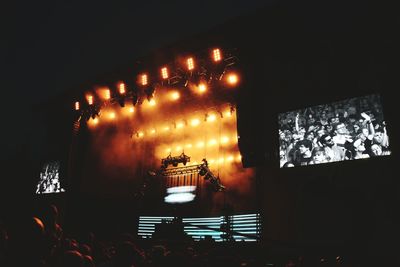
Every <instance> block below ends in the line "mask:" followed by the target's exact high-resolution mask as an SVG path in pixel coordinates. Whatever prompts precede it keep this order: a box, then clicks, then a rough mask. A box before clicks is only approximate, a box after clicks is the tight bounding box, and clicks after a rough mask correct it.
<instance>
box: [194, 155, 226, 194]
mask: <svg viewBox="0 0 400 267" xmlns="http://www.w3.org/2000/svg"><path fill="white" fill-rule="evenodd" d="M202 161H203V163H202V164H200V166H199V167H198V169H199V175H200V176H204V180H209V181H210V183H211V184H212V185H213V187H214V190H215V192H220V191H223V190H225V188H226V187H225V186H224V185H222V184H221V180H220V178H219V176H217V177H216V176H215V175H214V174H213V173H212V172H211V170H210V169H209V168H208V162H207V160H206V159H203V160H202Z"/></svg>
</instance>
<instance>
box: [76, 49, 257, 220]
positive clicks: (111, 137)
mask: <svg viewBox="0 0 400 267" xmlns="http://www.w3.org/2000/svg"><path fill="white" fill-rule="evenodd" d="M207 51H208V52H207V53H199V54H197V55H191V56H188V57H186V58H179V59H177V60H175V61H174V62H169V63H166V64H165V65H164V66H161V67H160V68H159V70H158V71H157V70H155V71H153V70H140V71H138V73H137V75H136V77H137V79H133V80H132V79H131V80H130V79H126V80H123V79H122V78H121V79H119V80H117V81H114V82H111V83H108V84H107V85H93V90H91V91H89V92H85V95H84V97H83V99H82V100H81V101H77V102H75V105H74V107H75V111H74V116H75V119H76V123H75V126H76V128H75V134H74V140H73V142H72V147H71V151H72V152H71V155H72V157H71V167H70V173H71V177H73V179H74V181H75V182H74V188H75V190H76V192H78V193H79V194H81V195H89V196H96V197H100V198H104V197H106V198H113V199H118V200H121V201H125V202H126V203H130V202H131V203H133V204H132V206H134V207H135V210H134V211H133V212H135V213H137V215H148V216H186V217H197V216H223V215H225V214H226V213H227V212H228V210H229V213H230V215H233V214H244V213H258V211H257V207H256V200H255V188H254V186H255V185H254V179H255V172H254V170H253V169H251V168H244V167H243V166H242V158H241V154H240V151H239V148H238V138H239V137H238V133H237V108H236V102H237V91H238V88H239V87H240V86H241V77H240V66H239V63H238V59H237V58H236V56H235V55H234V54H232V52H229V51H228V50H226V51H224V50H222V49H219V48H218V49H211V50H207ZM205 55H207V56H208V57H205ZM152 71H153V72H152ZM182 187H183V188H185V187H186V188H188V187H191V188H192V189H190V191H189V192H184V195H185V196H186V197H189V198H188V199H187V200H183V201H182V200H176V199H177V197H178V194H177V193H176V192H175V193H173V194H171V192H172V191H171V190H175V189H173V188H182ZM178 190H181V189H178ZM181 195H182V194H181Z"/></svg>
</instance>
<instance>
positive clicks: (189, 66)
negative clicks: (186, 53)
mask: <svg viewBox="0 0 400 267" xmlns="http://www.w3.org/2000/svg"><path fill="white" fill-rule="evenodd" d="M186 65H187V69H188V71H192V70H193V69H194V59H193V58H192V57H189V58H188V59H186Z"/></svg>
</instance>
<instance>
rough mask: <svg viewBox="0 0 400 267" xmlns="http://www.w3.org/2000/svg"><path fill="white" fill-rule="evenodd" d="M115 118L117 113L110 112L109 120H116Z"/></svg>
mask: <svg viewBox="0 0 400 267" xmlns="http://www.w3.org/2000/svg"><path fill="white" fill-rule="evenodd" d="M115 117H116V115H115V112H109V113H108V118H109V119H110V120H114V119H115Z"/></svg>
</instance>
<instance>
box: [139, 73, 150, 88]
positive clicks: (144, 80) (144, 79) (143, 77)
mask: <svg viewBox="0 0 400 267" xmlns="http://www.w3.org/2000/svg"><path fill="white" fill-rule="evenodd" d="M148 82H149V80H148V77H147V74H142V75H140V85H142V86H146V85H148Z"/></svg>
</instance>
